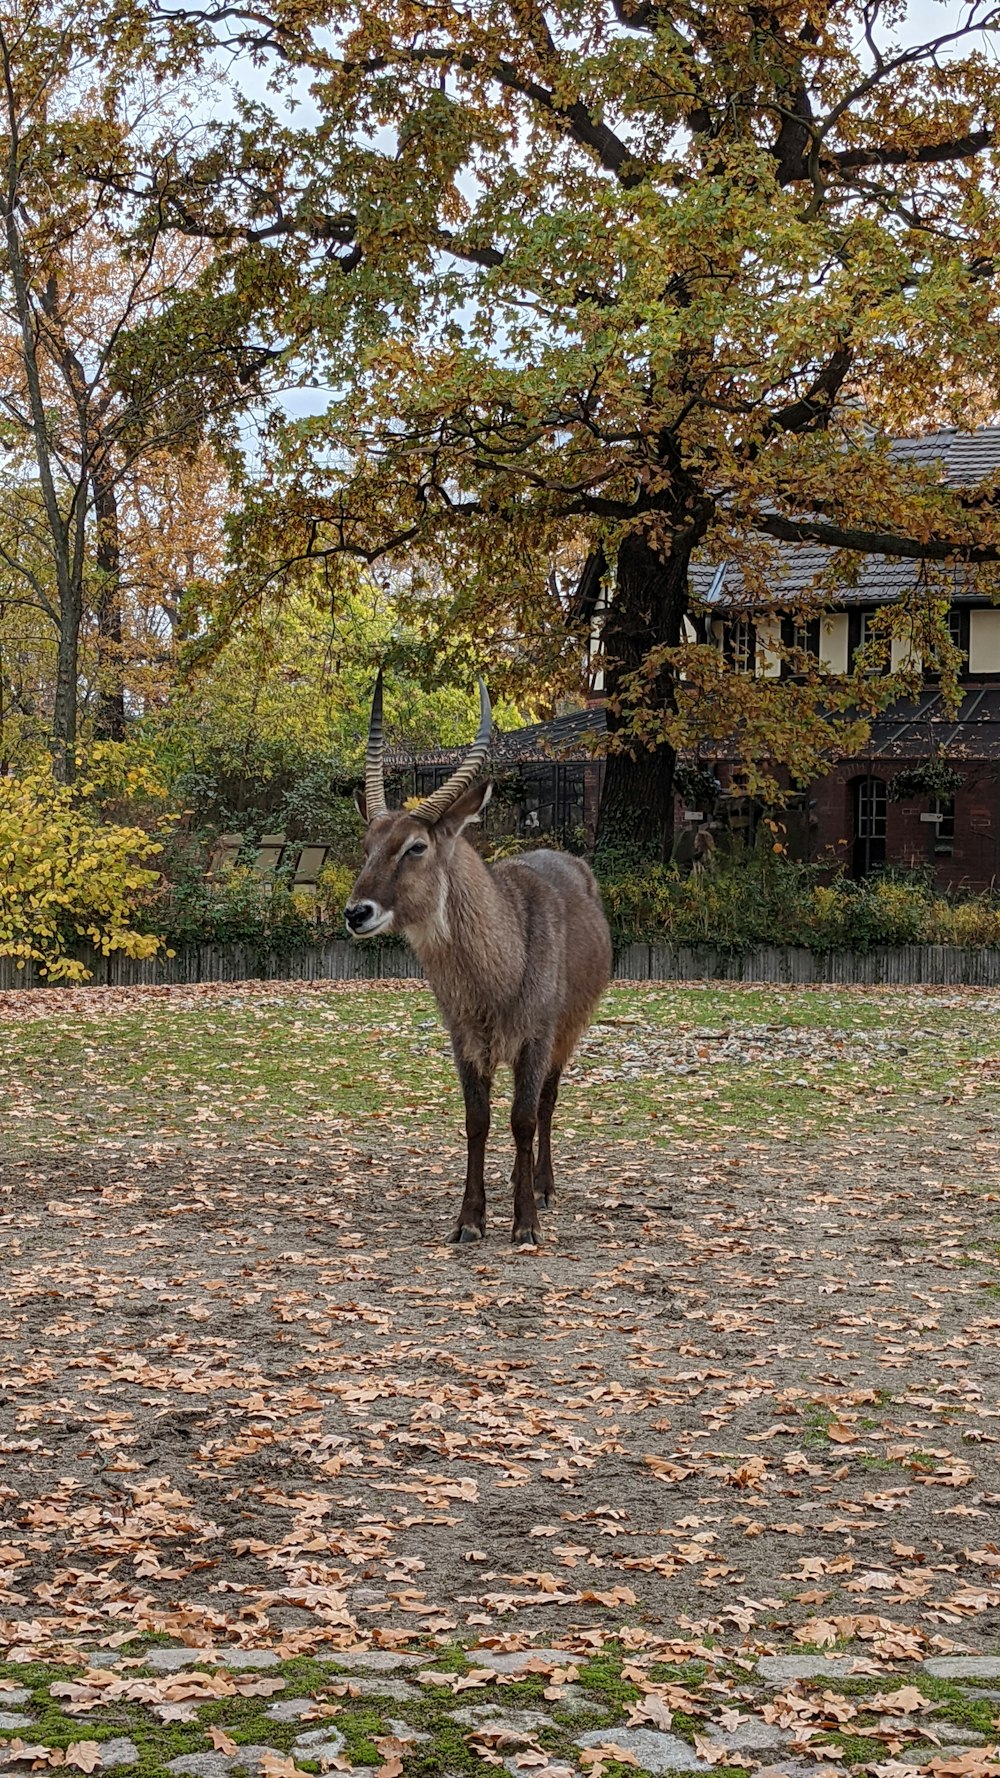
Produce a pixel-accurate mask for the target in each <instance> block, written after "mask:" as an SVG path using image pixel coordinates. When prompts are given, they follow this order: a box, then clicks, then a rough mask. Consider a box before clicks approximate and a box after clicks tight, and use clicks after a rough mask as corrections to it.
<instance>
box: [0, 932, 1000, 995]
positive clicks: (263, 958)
mask: <svg viewBox="0 0 1000 1778" xmlns="http://www.w3.org/2000/svg"><path fill="white" fill-rule="evenodd" d="M85 961H86V963H87V967H88V968H89V969H90V970H91V972H92V977H91V979H92V982H93V983H94V984H95V985H98V986H111V987H132V986H137V985H142V984H147V985H161V984H166V983H171V982H173V983H190V982H241V981H306V982H315V981H358V980H361V981H372V980H393V979H396V980H398V979H400V978H403V979H406V978H409V979H413V978H419V977H420V974H421V970H420V966H419V964H418V963H417V961H416V958H415V957H413V956H411V954H410V952H409V951H407V950H404V949H403V947H402V946H396V945H387V946H374V945H370V946H369V945H352V944H349V943H348V942H347V941H346V940H344V939H334V940H331V942H330V943H329V944H325V945H317V946H315V947H313V948H311V949H308V950H302V951H293V952H288V953H283V954H281V955H268V954H266V953H261V952H260V951H259V950H257V949H256V947H254V946H251V945H189V946H186V947H185V948H184V949H182V950H179V951H178V952H177V955H176V956H175V957H154V958H151V959H150V960H149V961H147V962H141V961H133V960H132V959H131V958H129V957H119V956H115V957H99V956H93V955H91V956H88V957H86V958H85ZM615 976H616V978H617V979H618V980H619V981H638V982H676V981H681V982H693V981H727V982H831V983H842V984H844V985H850V984H852V983H853V984H867V985H871V986H878V985H883V984H885V985H888V984H899V985H904V984H907V983H919V982H925V983H940V984H943V985H948V984H953V985H955V986H960V985H961V986H970V987H978V988H994V987H997V986H1000V948H997V949H980V948H972V947H969V946H962V945H884V946H880V947H878V948H876V949H873V950H870V951H829V952H818V951H808V950H805V949H802V948H800V947H798V946H793V945H757V946H755V947H754V949H752V950H749V951H745V952H743V953H741V954H739V955H734V954H731V953H728V952H725V951H721V950H717V949H713V948H712V947H711V946H710V945H678V946H674V945H663V944H634V945H623V946H621V947H620V948H619V950H618V953H617V956H616V958H615ZM44 985H45V983H44V980H40V979H39V978H38V976H37V975H36V973H35V971H34V970H33V969H31V968H25V969H24V970H21V971H18V969H17V968H16V966H15V964H14V963H13V961H12V960H11V959H10V958H6V957H4V958H0V989H4V988H37V987H42V986H44Z"/></svg>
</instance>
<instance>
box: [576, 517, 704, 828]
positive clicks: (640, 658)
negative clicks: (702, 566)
mask: <svg viewBox="0 0 1000 1778" xmlns="http://www.w3.org/2000/svg"><path fill="white" fill-rule="evenodd" d="M693 542H694V539H693V537H692V536H691V533H690V531H689V530H686V531H685V532H684V533H683V534H682V535H680V536H677V537H675V538H674V540H673V543H672V545H671V547H670V550H669V553H667V554H661V553H659V552H658V551H657V550H655V549H654V548H652V547H651V546H650V544H649V543H648V542H647V540H646V538H645V537H644V536H643V535H641V534H633V535H631V536H629V537H627V538H626V539H625V540H624V542H623V543H622V545H621V547H620V548H619V551H618V560H617V564H616V584H615V591H614V596H613V598H612V601H611V605H610V608H609V611H608V615H607V619H606V622H605V626H604V654H605V663H606V664H605V673H604V683H605V687H606V689H607V693H608V743H609V744H608V756H607V765H606V768H605V774H604V788H603V791H602V794H601V807H600V813H599V815H598V826H597V853H598V857H599V858H600V859H602V860H603V861H605V862H607V863H610V862H612V860H615V861H617V860H618V859H621V860H622V861H628V860H636V861H638V860H640V859H645V860H646V861H650V860H656V861H660V860H665V859H667V858H669V856H670V852H671V847H672V845H673V777H674V757H675V756H674V750H673V748H672V747H671V746H670V745H669V743H668V742H666V741H664V740H662V739H654V740H653V742H652V745H650V746H646V745H644V744H643V743H642V742H641V741H639V740H633V739H630V738H627V734H623V733H622V731H623V730H625V731H627V729H628V727H629V692H628V683H627V682H628V679H629V676H630V675H631V674H633V673H635V672H637V670H638V669H639V668H640V667H641V666H642V664H643V662H644V661H645V660H646V658H647V656H648V655H649V653H650V651H651V650H652V649H655V648H658V647H661V646H666V647H670V648H675V647H677V645H678V643H679V642H680V640H681V626H682V620H683V617H684V613H685V610H686V608H687V601H688V564H689V562H690V559H691V550H692V547H693ZM619 698H622V699H623V708H622V709H620V710H616V709H615V707H614V706H615V703H616V702H617V700H618V699H619ZM674 698H675V685H674V676H673V673H672V671H671V669H670V668H669V667H668V666H663V667H661V668H660V669H659V670H658V672H657V673H656V674H655V676H654V677H653V679H652V680H651V682H650V685H649V689H648V694H647V695H646V696H644V697H643V698H642V699H641V700H640V703H641V707H642V708H643V709H645V710H647V711H649V712H650V714H651V717H652V727H653V728H654V730H655V728H656V727H657V726H658V721H657V719H658V718H661V717H662V716H663V715H665V714H666V713H668V712H669V711H670V710H672V709H673V707H674ZM620 734H621V735H622V740H621V743H620V744H618V745H616V740H617V737H618V736H619V735H620Z"/></svg>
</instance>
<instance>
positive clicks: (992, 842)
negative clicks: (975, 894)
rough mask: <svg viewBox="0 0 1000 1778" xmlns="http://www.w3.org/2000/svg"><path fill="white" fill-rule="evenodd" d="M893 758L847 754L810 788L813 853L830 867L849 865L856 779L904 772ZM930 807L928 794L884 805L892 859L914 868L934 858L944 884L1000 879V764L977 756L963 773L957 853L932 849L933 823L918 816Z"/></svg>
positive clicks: (978, 884) (983, 885)
mask: <svg viewBox="0 0 1000 1778" xmlns="http://www.w3.org/2000/svg"><path fill="white" fill-rule="evenodd" d="M901 764H902V762H901V761H897V760H893V761H889V760H875V761H870V760H857V759H854V760H844V761H842V762H841V764H840V765H838V766H836V767H835V768H834V770H833V771H832V772H830V774H829V775H828V777H826V778H822V779H820V781H819V782H818V783H816V784H813V785H811V786H810V789H809V801H810V803H811V804H812V807H811V810H810V818H809V827H810V851H811V855H812V857H813V858H816V859H824V858H828V859H829V861H830V863H831V866H834V865H842V866H843V867H844V868H845V869H846V870H848V871H849V870H850V868H851V851H852V845H853V839H854V794H853V786H854V780H855V779H857V778H859V777H867V776H871V777H873V778H882V779H883V780H885V781H886V782H888V780H889V779H890V778H891V777H893V776H894V774H895V773H896V772H897V771H899V770H900V766H901ZM929 808H930V803H929V800H928V798H927V797H917V798H914V799H913V800H912V801H910V802H905V803H894V802H890V803H889V804H888V807H887V811H886V862H887V863H888V864H899V865H903V866H905V867H906V868H908V869H912V868H914V867H915V866H918V865H926V864H932V865H933V867H934V880H935V882H936V884H937V886H938V887H939V888H940V889H948V888H958V887H960V886H961V887H962V888H966V889H988V888H989V887H990V885H991V884H992V883H993V882H994V880H995V879H996V878H997V877H1000V767H998V766H997V765H996V764H995V763H993V762H992V761H990V762H985V761H984V762H973V763H971V764H970V765H969V766H968V767H966V768H965V771H964V782H963V785H962V788H961V789H960V790H959V791H958V792H957V793H956V796H955V849H954V852H953V854H952V856H951V857H950V858H949V857H939V856H936V855H935V852H934V835H935V829H934V828H933V827H932V826H931V825H930V824H929V823H928V822H926V821H921V819H920V817H921V815H922V814H925V813H926V812H927V811H928V810H929Z"/></svg>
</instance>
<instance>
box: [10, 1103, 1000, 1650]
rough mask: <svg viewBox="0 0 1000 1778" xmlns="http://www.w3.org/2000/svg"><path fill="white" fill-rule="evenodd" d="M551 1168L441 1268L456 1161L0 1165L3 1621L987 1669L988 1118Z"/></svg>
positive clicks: (227, 1152)
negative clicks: (519, 1214)
mask: <svg viewBox="0 0 1000 1778" xmlns="http://www.w3.org/2000/svg"><path fill="white" fill-rule="evenodd" d="M993 1105H994V1109H992V1110H986V1111H984V1109H983V1105H982V1103H981V1102H977V1103H976V1104H972V1105H960V1104H955V1105H951V1106H947V1105H946V1106H942V1105H932V1106H924V1107H923V1108H917V1107H915V1108H914V1110H913V1114H912V1117H910V1118H908V1119H904V1120H902V1121H896V1122H894V1123H892V1124H887V1125H886V1127H884V1128H881V1129H879V1128H876V1129H875V1130H874V1131H869V1132H867V1133H858V1132H857V1131H852V1132H850V1133H847V1134H840V1135H833V1136H830V1137H827V1138H824V1139H823V1140H822V1141H817V1140H811V1141H800V1142H796V1141H792V1140H781V1139H778V1138H768V1137H763V1138H761V1139H753V1140H750V1139H743V1138H739V1139H732V1140H729V1141H726V1140H722V1139H720V1138H719V1137H718V1136H717V1135H713V1136H712V1139H711V1140H701V1139H700V1138H699V1134H698V1131H697V1130H696V1129H694V1130H692V1131H691V1132H690V1133H689V1134H688V1136H687V1137H686V1139H685V1140H684V1141H683V1142H680V1141H678V1142H676V1143H674V1144H672V1145H669V1146H667V1147H665V1148H661V1149H658V1150H654V1149H652V1148H651V1147H650V1146H649V1145H643V1144H642V1143H638V1142H635V1141H629V1142H622V1143H621V1144H620V1145H619V1144H616V1141H615V1138H614V1134H613V1132H610V1131H609V1132H605V1133H604V1134H603V1135H602V1139H601V1141H600V1142H599V1143H596V1144H595V1143H594V1142H593V1141H581V1140H572V1141H570V1142H569V1143H568V1144H567V1143H563V1144H560V1148H559V1156H558V1163H557V1166H558V1182H559V1188H560V1197H559V1202H558V1207H557V1209H556V1210H555V1211H554V1213H552V1215H551V1217H550V1219H549V1222H548V1223H547V1225H546V1232H547V1234H548V1236H549V1239H548V1240H547V1243H546V1245H545V1246H544V1247H543V1248H542V1250H541V1251H539V1252H537V1253H523V1252H512V1251H511V1249H510V1248H509V1246H508V1243H507V1232H508V1224H509V1210H510V1206H509V1192H508V1188H507V1187H506V1185H505V1184H503V1183H502V1182H501V1181H502V1175H503V1170H504V1167H505V1164H506V1154H505V1150H504V1147H503V1137H504V1132H503V1131H502V1129H501V1130H500V1131H499V1132H498V1139H497V1142H496V1143H495V1144H494V1147H493V1156H492V1162H491V1181H492V1183H491V1200H490V1217H491V1235H490V1239H489V1240H488V1241H487V1243H486V1244H485V1245H484V1246H483V1247H481V1248H460V1249H455V1248H450V1247H448V1246H447V1245H445V1244H443V1240H442V1237H443V1236H444V1234H445V1233H446V1232H447V1230H448V1228H449V1226H450V1224H451V1222H452V1221H453V1218H454V1214H455V1211H456V1207H457V1203H458V1197H459V1190H458V1184H457V1181H458V1179H459V1176H460V1166H459V1158H458V1144H457V1141H456V1135H455V1132H454V1131H453V1130H452V1129H450V1128H449V1129H447V1130H442V1131H441V1132H439V1135H438V1136H437V1137H434V1136H432V1137H431V1138H430V1139H428V1137H427V1136H426V1135H425V1134H424V1133H421V1134H420V1136H419V1137H418V1138H416V1139H414V1140H412V1141H411V1142H410V1143H408V1144H406V1143H402V1142H400V1140H399V1139H398V1137H396V1136H394V1135H391V1134H390V1133H389V1132H387V1131H386V1130H385V1129H380V1130H379V1131H378V1132H377V1134H376V1136H375V1137H369V1138H368V1139H365V1138H364V1136H363V1135H359V1134H358V1132H357V1131H355V1133H354V1134H353V1135H352V1137H351V1138H350V1139H346V1138H341V1137H338V1136H334V1137H324V1138H323V1139H319V1140H311V1141H310V1142H309V1143H308V1145H306V1146H303V1145H302V1144H299V1143H296V1142H283V1141H278V1140H269V1139H260V1138H257V1137H253V1136H250V1137H247V1138H246V1139H240V1138H238V1137H232V1136H229V1135H225V1136H221V1137H220V1138H219V1139H218V1140H217V1141H210V1142H202V1143H201V1144H199V1145H198V1146H192V1145H190V1144H187V1143H185V1142H184V1141H183V1140H180V1139H174V1140H155V1139H153V1140H150V1139H148V1138H147V1137H143V1138H142V1139H139V1138H130V1137H128V1136H106V1137H103V1138H100V1139H95V1140H94V1141H92V1142H91V1141H88V1143H86V1144H85V1145H84V1146H82V1147H80V1146H74V1147H72V1148H69V1147H67V1149H66V1150H65V1151H64V1152H60V1151H59V1150H58V1149H53V1148H52V1147H46V1148H45V1149H44V1150H41V1149H39V1150H32V1149H30V1148H27V1149H25V1148H24V1147H21V1148H20V1149H11V1150H9V1151H8V1153H7V1155H6V1157H5V1158H4V1159H3V1161H2V1164H0V1228H2V1239H3V1246H4V1265H3V1268H2V1277H0V1305H2V1313H0V1619H2V1622H0V1629H2V1633H3V1637H4V1639H5V1644H6V1647H7V1650H8V1654H10V1653H11V1651H14V1652H15V1658H16V1656H17V1651H20V1652H21V1653H22V1655H23V1654H24V1653H25V1652H33V1653H34V1652H37V1653H52V1652H58V1651H60V1650H61V1651H63V1652H65V1651H66V1650H67V1649H68V1648H70V1647H71V1646H73V1645H77V1646H81V1645H87V1646H91V1645H94V1644H95V1643H97V1642H103V1643H104V1644H105V1645H107V1644H108V1641H109V1639H110V1640H111V1642H112V1644H113V1642H114V1640H115V1639H116V1638H117V1639H118V1640H123V1639H124V1638H125V1637H126V1636H128V1635H131V1634H134V1633H135V1632H136V1631H137V1630H140V1631H141V1630H145V1631H154V1632H161V1633H166V1634H168V1635H170V1636H172V1637H174V1638H176V1639H180V1640H188V1641H192V1640H193V1641H213V1640H215V1641H220V1642H221V1641H229V1642H232V1641H234V1640H235V1641H238V1642H240V1643H242V1644H243V1645H246V1646H259V1647H262V1648H263V1647H272V1648H279V1649H280V1650H281V1652H282V1654H284V1655H288V1654H292V1653H296V1652H304V1653H308V1652H310V1651H312V1650H316V1649H321V1648H322V1649H331V1648H332V1649H336V1648H337V1647H338V1646H339V1647H343V1648H348V1647H353V1646H357V1645H359V1644H365V1645H367V1644H371V1643H373V1642H374V1643H375V1644H376V1645H379V1646H382V1647H392V1646H393V1645H402V1644H403V1643H404V1642H405V1641H406V1640H407V1639H409V1638H414V1637H423V1638H428V1637H430V1638H438V1639H440V1640H441V1641H446V1640H448V1639H452V1638H463V1639H465V1640H479V1639H485V1640H488V1639H489V1638H490V1637H491V1636H493V1635H494V1633H502V1634H503V1635H506V1636H510V1634H511V1633H520V1632H523V1633H525V1634H528V1635H533V1636H534V1637H535V1638H536V1640H538V1641H546V1640H548V1641H551V1640H552V1639H553V1638H558V1637H561V1636H564V1635H566V1634H568V1633H569V1631H570V1630H571V1628H572V1629H575V1630H576V1631H580V1630H582V1629H586V1627H588V1626H594V1625H595V1624H596V1625H599V1626H603V1627H604V1630H605V1631H606V1632H608V1633H610V1632H611V1631H612V1630H614V1629H615V1628H620V1627H621V1626H629V1625H631V1626H643V1627H646V1628H647V1629H650V1630H653V1629H655V1630H656V1631H657V1633H658V1634H660V1635H661V1636H662V1635H667V1634H685V1635H688V1636H692V1635H694V1636H705V1635H709V1636H712V1635H715V1636H719V1637H722V1638H724V1640H725V1641H726V1642H727V1643H728V1644H730V1645H738V1644H740V1643H741V1642H742V1643H744V1644H745V1645H746V1646H754V1647H758V1648H759V1647H762V1646H763V1647H767V1646H770V1647H779V1646H780V1647H786V1646H788V1647H794V1646H796V1645H798V1646H800V1647H828V1646H832V1645H833V1644H834V1643H835V1642H837V1643H844V1642H852V1641H853V1642H856V1641H858V1640H859V1639H860V1641H861V1643H862V1644H863V1645H865V1646H867V1647H868V1648H869V1649H870V1650H871V1651H872V1652H873V1653H875V1654H876V1655H880V1656H882V1657H888V1658H892V1657H894V1656H896V1655H899V1656H901V1657H904V1658H905V1656H906V1655H907V1654H909V1655H910V1656H916V1655H917V1654H919V1655H920V1656H922V1657H923V1656H927V1655H933V1654H935V1653H941V1652H947V1651H949V1650H952V1649H958V1650H965V1651H976V1650H977V1649H985V1648H993V1647H995V1646H996V1640H997V1629H996V1626H997V1621H998V1620H997V1615H996V1614H997V1607H998V1605H1000V1553H998V1540H997V1529H998V1526H1000V1472H998V1466H997V1450H998V1440H1000V1265H998V1255H1000V1245H998V1243H1000V1170H998V1166H997V1153H998V1150H997V1134H998V1118H997V1113H996V1109H995V1099H994V1101H993Z"/></svg>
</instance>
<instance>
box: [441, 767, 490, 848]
mask: <svg viewBox="0 0 1000 1778" xmlns="http://www.w3.org/2000/svg"><path fill="white" fill-rule="evenodd" d="M492 795H493V786H492V784H491V783H490V781H489V779H488V778H487V780H486V782H485V783H482V782H480V783H479V784H470V785H469V788H468V790H463V792H462V794H461V796H460V797H459V799H458V801H457V802H455V803H452V805H451V808H450V809H448V810H447V811H446V813H445V814H444V815H442V816H441V819H440V821H438V822H437V824H436V825H437V831H438V833H439V834H442V835H449V834H450V835H451V836H452V837H454V836H455V835H456V834H459V833H461V831H462V829H463V827H468V826H469V825H470V823H471V822H473V821H478V820H479V817H480V815H481V814H482V812H483V810H484V809H485V807H486V805H487V803H488V802H489V800H490V797H491V796H492Z"/></svg>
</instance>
